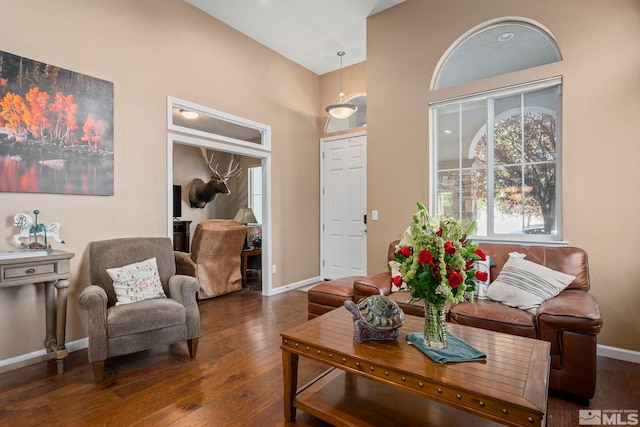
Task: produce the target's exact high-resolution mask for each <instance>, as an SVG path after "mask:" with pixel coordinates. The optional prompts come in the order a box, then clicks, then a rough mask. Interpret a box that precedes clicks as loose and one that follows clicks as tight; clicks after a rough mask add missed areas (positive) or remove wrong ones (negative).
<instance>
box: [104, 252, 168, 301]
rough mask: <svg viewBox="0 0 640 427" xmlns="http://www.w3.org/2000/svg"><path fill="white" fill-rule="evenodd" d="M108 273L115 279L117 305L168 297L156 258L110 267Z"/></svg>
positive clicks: (114, 287)
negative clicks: (161, 281)
mask: <svg viewBox="0 0 640 427" xmlns="http://www.w3.org/2000/svg"><path fill="white" fill-rule="evenodd" d="M107 273H108V274H109V276H110V277H111V278H112V279H113V289H114V291H115V293H116V305H122V304H130V303H132V302H138V301H144V300H147V299H152V298H166V297H167V295H166V294H165V293H164V289H163V288H162V283H160V274H159V273H158V265H157V264H156V259H155V258H149V259H147V260H145V261H141V262H136V263H133V264H129V265H125V266H124V267H118V268H108V269H107Z"/></svg>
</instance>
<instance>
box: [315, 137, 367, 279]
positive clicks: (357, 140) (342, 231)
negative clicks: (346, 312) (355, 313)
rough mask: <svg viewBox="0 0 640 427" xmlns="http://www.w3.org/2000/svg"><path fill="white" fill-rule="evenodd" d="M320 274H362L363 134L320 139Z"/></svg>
mask: <svg viewBox="0 0 640 427" xmlns="http://www.w3.org/2000/svg"><path fill="white" fill-rule="evenodd" d="M322 160H323V165H322V172H323V179H322V181H323V182H322V192H323V193H322V194H323V198H322V204H323V207H322V210H323V228H322V240H323V253H322V275H323V277H324V278H325V279H328V280H332V279H337V278H339V277H345V276H364V275H366V263H367V225H366V222H365V215H366V213H367V167H366V166H367V136H366V135H357V136H344V137H341V138H340V139H331V140H326V139H325V140H323V141H322Z"/></svg>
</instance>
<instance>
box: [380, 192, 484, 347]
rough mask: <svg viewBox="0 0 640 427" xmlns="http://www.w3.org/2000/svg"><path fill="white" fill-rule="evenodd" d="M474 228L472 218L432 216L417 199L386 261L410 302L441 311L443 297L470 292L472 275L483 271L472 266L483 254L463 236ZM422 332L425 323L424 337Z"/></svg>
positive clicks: (451, 298)
mask: <svg viewBox="0 0 640 427" xmlns="http://www.w3.org/2000/svg"><path fill="white" fill-rule="evenodd" d="M474 228H475V222H472V221H458V220H456V219H453V218H450V217H445V216H440V217H438V218H434V217H432V216H430V215H429V212H427V209H426V208H425V207H424V205H423V204H422V203H420V202H418V211H417V212H416V213H415V214H414V215H413V221H412V222H411V225H410V226H409V228H408V229H407V231H405V233H404V234H403V237H402V239H401V240H400V243H399V244H398V246H397V247H396V251H395V262H394V261H391V262H390V267H391V269H392V271H394V272H395V273H392V276H393V277H392V282H393V284H394V285H395V286H397V287H399V288H401V289H402V288H406V289H407V290H408V291H409V292H410V293H411V302H413V301H415V300H423V301H424V302H425V310H426V311H427V310H429V309H433V310H438V311H439V312H442V313H443V312H444V304H445V301H447V300H448V301H450V302H451V303H453V304H457V303H459V302H461V301H463V300H464V299H465V295H469V294H470V295H473V291H474V290H475V281H474V279H475V278H476V275H482V274H486V273H482V272H476V270H475V262H476V261H477V260H484V259H486V257H485V254H484V253H483V252H482V250H480V249H479V248H478V245H476V244H473V243H472V242H471V240H470V239H468V238H467V236H468V235H469V234H470V233H471V232H472V231H473V229H474ZM478 279H482V277H478ZM438 315H440V314H438ZM426 317H429V313H428V311H427V316H426ZM427 320H428V319H427ZM442 328H444V326H442ZM426 335H427V329H426V327H425V341H426V339H427V337H426ZM444 340H445V343H444V346H445V347H446V338H444Z"/></svg>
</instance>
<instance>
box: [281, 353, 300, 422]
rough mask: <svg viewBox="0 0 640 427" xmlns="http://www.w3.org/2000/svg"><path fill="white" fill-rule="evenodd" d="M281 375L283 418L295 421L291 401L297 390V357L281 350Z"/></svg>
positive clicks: (294, 410)
mask: <svg viewBox="0 0 640 427" xmlns="http://www.w3.org/2000/svg"><path fill="white" fill-rule="evenodd" d="M282 373H283V382H284V418H285V420H287V421H295V420H296V408H295V407H294V406H293V399H294V398H295V396H296V391H297V389H298V355H297V354H293V353H291V352H290V351H287V350H284V349H283V350H282Z"/></svg>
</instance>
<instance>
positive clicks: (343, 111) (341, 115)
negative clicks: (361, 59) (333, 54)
mask: <svg viewBox="0 0 640 427" xmlns="http://www.w3.org/2000/svg"><path fill="white" fill-rule="evenodd" d="M344 55H345V53H344V52H342V51H340V52H338V56H339V57H340V93H339V94H338V97H337V98H336V100H335V101H334V102H333V104H331V105H329V106H328V107H327V108H326V110H327V113H329V114H331V116H333V117H335V118H336V119H346V118H347V117H350V116H351V115H352V114H353V113H355V112H356V111H357V110H358V107H356V106H355V105H353V104H352V103H351V102H349V101H348V100H344V92H342V57H343V56H344Z"/></svg>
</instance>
